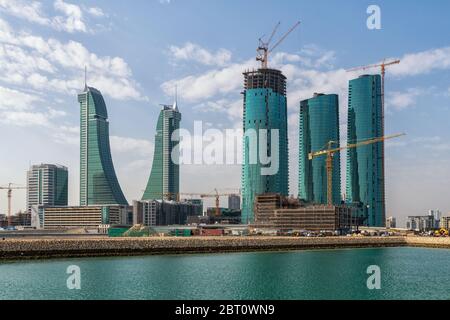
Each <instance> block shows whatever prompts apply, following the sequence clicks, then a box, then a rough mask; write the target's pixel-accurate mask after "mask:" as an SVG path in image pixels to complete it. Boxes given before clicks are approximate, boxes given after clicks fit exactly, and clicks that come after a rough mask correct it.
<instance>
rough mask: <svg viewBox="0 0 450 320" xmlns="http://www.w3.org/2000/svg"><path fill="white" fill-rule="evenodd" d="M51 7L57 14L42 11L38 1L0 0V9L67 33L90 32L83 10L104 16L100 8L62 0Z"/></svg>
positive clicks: (58, 0)
mask: <svg viewBox="0 0 450 320" xmlns="http://www.w3.org/2000/svg"><path fill="white" fill-rule="evenodd" d="M53 8H54V10H55V12H56V13H57V14H58V15H55V16H53V17H52V16H48V15H47V14H46V13H45V12H44V10H43V8H42V4H41V3H40V2H38V1H23V0H0V11H3V12H5V13H8V14H10V15H12V16H15V17H18V18H21V19H25V20H27V21H29V22H31V23H37V24H39V25H43V26H48V27H51V28H53V29H55V30H59V31H66V32H69V33H74V32H90V31H91V32H92V30H90V29H89V28H88V26H87V22H86V19H85V16H84V12H87V13H88V14H89V15H91V16H93V17H97V18H98V17H104V16H105V14H104V12H103V10H102V9H101V8H98V7H91V8H82V7H80V6H78V5H76V4H72V3H69V2H65V1H64V0H55V1H54V3H53Z"/></svg>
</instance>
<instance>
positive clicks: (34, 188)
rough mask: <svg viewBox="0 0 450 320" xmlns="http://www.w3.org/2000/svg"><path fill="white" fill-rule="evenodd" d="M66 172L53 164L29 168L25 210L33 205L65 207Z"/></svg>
mask: <svg viewBox="0 0 450 320" xmlns="http://www.w3.org/2000/svg"><path fill="white" fill-rule="evenodd" d="M67 195H68V171H67V168H66V167H64V166H60V165H54V164H39V165H34V166H31V168H30V170H29V171H28V172H27V208H28V212H31V206H33V205H49V206H67Z"/></svg>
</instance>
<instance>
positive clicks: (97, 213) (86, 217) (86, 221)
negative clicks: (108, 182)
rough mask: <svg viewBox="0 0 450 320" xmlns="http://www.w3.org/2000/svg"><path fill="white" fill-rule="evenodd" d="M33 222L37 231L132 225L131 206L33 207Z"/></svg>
mask: <svg viewBox="0 0 450 320" xmlns="http://www.w3.org/2000/svg"><path fill="white" fill-rule="evenodd" d="M31 216H32V217H31V220H32V224H33V227H35V228H36V229H71V228H98V227H99V226H100V225H115V224H126V225H131V223H132V221H131V217H132V209H131V207H130V206H122V205H110V206H73V207H51V206H42V205H38V206H31Z"/></svg>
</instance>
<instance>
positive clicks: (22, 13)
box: [0, 0, 51, 25]
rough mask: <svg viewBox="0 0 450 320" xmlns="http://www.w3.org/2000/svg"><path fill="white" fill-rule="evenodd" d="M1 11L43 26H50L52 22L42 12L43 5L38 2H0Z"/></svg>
mask: <svg viewBox="0 0 450 320" xmlns="http://www.w3.org/2000/svg"><path fill="white" fill-rule="evenodd" d="M0 10H1V11H3V12H6V13H8V14H10V15H13V16H15V17H18V18H23V19H26V20H28V21H30V22H34V23H38V24H41V25H50V24H51V21H50V19H49V18H47V17H45V16H44V14H43V12H42V4H41V3H40V2H37V1H22V0H0Z"/></svg>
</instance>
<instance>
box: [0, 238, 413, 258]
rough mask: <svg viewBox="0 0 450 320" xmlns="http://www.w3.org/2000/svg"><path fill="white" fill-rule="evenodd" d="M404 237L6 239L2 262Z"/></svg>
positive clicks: (344, 244)
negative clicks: (22, 259)
mask: <svg viewBox="0 0 450 320" xmlns="http://www.w3.org/2000/svg"><path fill="white" fill-rule="evenodd" d="M406 245H408V244H407V241H406V238H405V237H326V238H291V237H192V238H169V237H163V238H159V237H151V238H98V239H92V238H81V239H6V240H3V241H0V258H1V259H21V258H56V257H86V256H116V255H122V256H126V255H145V254H182V253H208V252H234V251H235V252H238V251H272V250H301V249H331V248H364V247H398V246H406Z"/></svg>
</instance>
